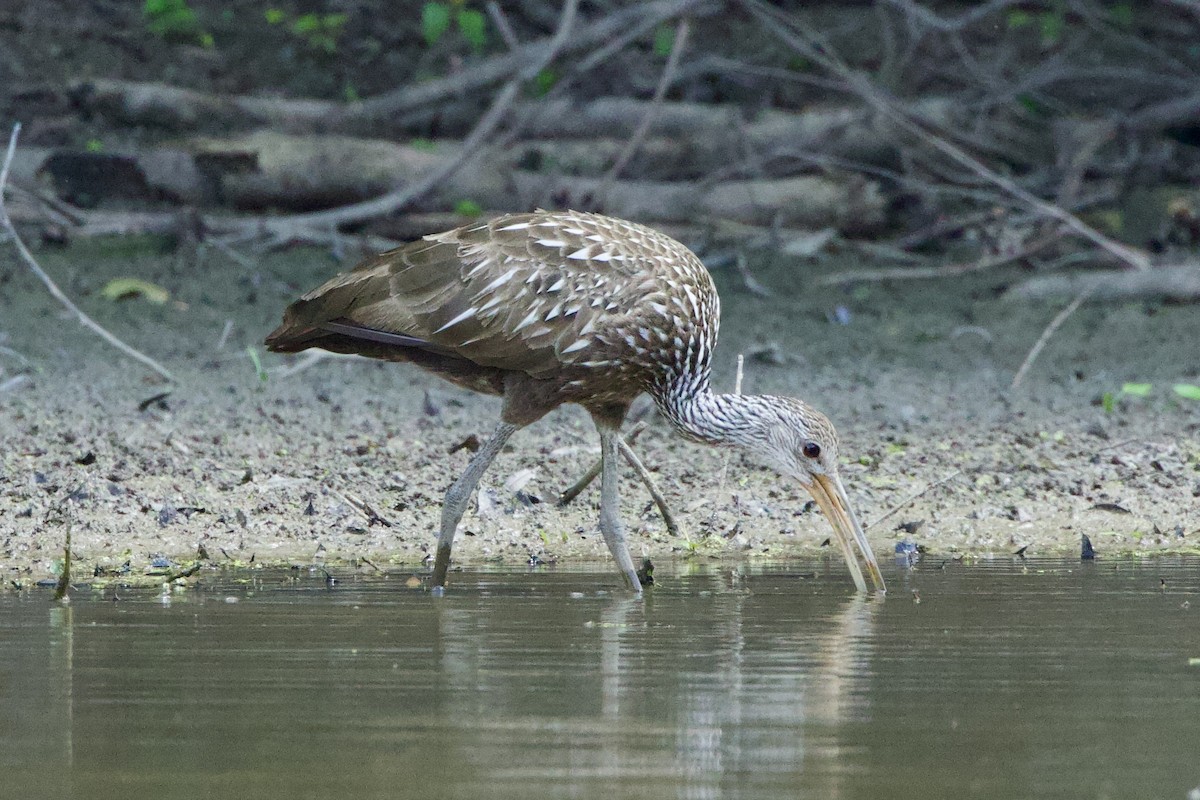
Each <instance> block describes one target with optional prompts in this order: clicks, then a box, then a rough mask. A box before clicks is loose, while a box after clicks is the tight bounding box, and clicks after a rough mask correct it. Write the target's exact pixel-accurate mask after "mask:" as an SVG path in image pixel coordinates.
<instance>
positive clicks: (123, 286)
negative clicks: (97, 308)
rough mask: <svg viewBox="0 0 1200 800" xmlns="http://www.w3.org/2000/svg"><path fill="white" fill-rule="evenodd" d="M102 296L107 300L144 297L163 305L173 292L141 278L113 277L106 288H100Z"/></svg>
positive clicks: (105, 285)
mask: <svg viewBox="0 0 1200 800" xmlns="http://www.w3.org/2000/svg"><path fill="white" fill-rule="evenodd" d="M100 296H101V297H103V298H104V299H105V300H124V299H125V298H127V297H144V298H146V299H147V300H149V301H150V302H151V303H154V304H156V305H162V304H163V303H165V302H167V301H168V300H170V299H171V293H170V292H168V291H167V290H166V289H164V288H162V287H161V286H159V285H157V284H154V283H150V282H149V281H144V280H142V279H141V278H113V279H112V280H111V281H109V282H108V283H106V284H104V288H103V289H101V290H100Z"/></svg>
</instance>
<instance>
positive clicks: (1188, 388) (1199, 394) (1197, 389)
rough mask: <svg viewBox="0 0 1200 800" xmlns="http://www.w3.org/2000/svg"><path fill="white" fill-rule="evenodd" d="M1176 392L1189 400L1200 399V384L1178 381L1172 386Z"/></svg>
mask: <svg viewBox="0 0 1200 800" xmlns="http://www.w3.org/2000/svg"><path fill="white" fill-rule="evenodd" d="M1171 390H1172V391H1174V392H1175V394H1177V395H1179V396H1180V397H1183V398H1185V399H1187V400H1200V386H1196V385H1195V384H1192V383H1177V384H1175V385H1174V386H1172V387H1171Z"/></svg>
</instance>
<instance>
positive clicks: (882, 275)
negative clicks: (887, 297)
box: [817, 227, 1063, 286]
mask: <svg viewBox="0 0 1200 800" xmlns="http://www.w3.org/2000/svg"><path fill="white" fill-rule="evenodd" d="M1062 235H1063V231H1062V229H1061V228H1057V227H1056V228H1055V230H1053V231H1050V232H1049V233H1048V234H1046V235H1045V236H1041V237H1039V238H1037V239H1035V240H1034V241H1032V242H1030V243H1029V244H1027V245H1025V246H1024V247H1022V248H1021V249H1019V250H1014V251H1013V252H1011V253H998V254H996V255H994V256H988V257H987V258H981V259H979V260H978V261H972V262H969V263H966V264H963V263H958V264H946V265H943V266H940V267H895V268H891V269H860V270H849V271H847V272H835V273H834V274H832V275H826V276H824V277H822V278H821V279H820V280H818V281H817V283H818V285H821V286H836V285H837V284H840V283H850V282H852V281H903V280H918V279H928V278H950V277H955V276H958V275H968V274H970V273H972V272H983V271H984V270H988V269H992V268H994V267H999V266H1002V265H1004V264H1008V263H1011V262H1013V261H1020V260H1021V259H1023V258H1029V257H1030V256H1032V255H1034V254H1036V253H1039V252H1041V251H1042V250H1045V249H1046V248H1047V247H1049V246H1050V245H1052V244H1054V243H1055V242H1057V241H1058V240H1059V239H1061V238H1062Z"/></svg>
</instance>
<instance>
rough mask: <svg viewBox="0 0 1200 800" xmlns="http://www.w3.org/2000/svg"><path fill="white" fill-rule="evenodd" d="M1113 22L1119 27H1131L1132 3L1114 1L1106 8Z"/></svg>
mask: <svg viewBox="0 0 1200 800" xmlns="http://www.w3.org/2000/svg"><path fill="white" fill-rule="evenodd" d="M1108 16H1109V18H1110V19H1112V21H1113V24H1114V25H1116V26H1118V27H1121V28H1132V27H1133V3H1114V4H1113V6H1112V8H1110V9H1109V10H1108Z"/></svg>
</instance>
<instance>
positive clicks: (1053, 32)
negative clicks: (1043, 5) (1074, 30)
mask: <svg viewBox="0 0 1200 800" xmlns="http://www.w3.org/2000/svg"><path fill="white" fill-rule="evenodd" d="M1039 22H1040V23H1041V24H1040V26H1039V27H1040V28H1041V31H1042V45H1043V46H1044V47H1052V46H1054V45H1056V44H1058V43H1059V41H1060V40H1061V39H1062V35H1063V29H1065V28H1066V27H1067V21H1066V19H1064V17H1063V15H1062V14H1061V13H1052V12H1049V11H1048V12H1046V13H1044V14H1042V15H1041V19H1040V20H1039Z"/></svg>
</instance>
